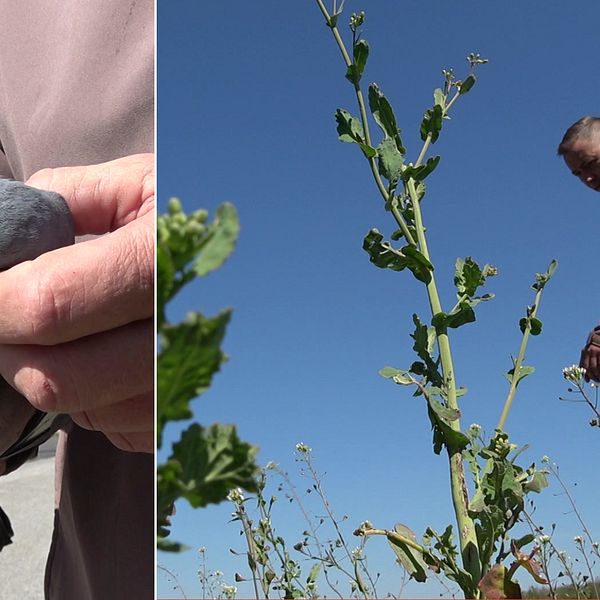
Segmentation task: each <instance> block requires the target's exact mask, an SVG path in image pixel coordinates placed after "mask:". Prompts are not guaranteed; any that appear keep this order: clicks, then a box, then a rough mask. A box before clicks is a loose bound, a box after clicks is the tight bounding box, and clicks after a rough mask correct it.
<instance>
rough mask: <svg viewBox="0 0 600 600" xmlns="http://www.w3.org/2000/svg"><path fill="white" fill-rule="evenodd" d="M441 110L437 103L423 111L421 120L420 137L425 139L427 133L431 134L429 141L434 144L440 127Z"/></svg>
mask: <svg viewBox="0 0 600 600" xmlns="http://www.w3.org/2000/svg"><path fill="white" fill-rule="evenodd" d="M442 115H443V110H442V107H441V106H440V105H439V104H436V105H435V106H434V107H433V108H429V109H427V110H426V111H425V114H424V116H423V121H422V122H421V130H420V133H421V139H422V140H423V141H425V140H426V139H427V136H428V135H431V143H432V144H434V143H435V142H436V141H437V139H438V137H439V136H440V131H441V129H442Z"/></svg>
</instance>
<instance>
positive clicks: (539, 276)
mask: <svg viewBox="0 0 600 600" xmlns="http://www.w3.org/2000/svg"><path fill="white" fill-rule="evenodd" d="M557 266H558V261H557V260H553V261H552V262H551V263H550V265H549V266H548V269H547V270H546V272H545V273H536V274H535V282H534V283H533V285H532V286H531V287H532V288H533V289H534V290H536V291H538V290H542V289H544V286H545V285H546V284H547V283H548V281H550V279H551V278H552V276H553V275H554V271H556V267H557Z"/></svg>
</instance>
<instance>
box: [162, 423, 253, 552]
mask: <svg viewBox="0 0 600 600" xmlns="http://www.w3.org/2000/svg"><path fill="white" fill-rule="evenodd" d="M256 453H257V448H255V447H253V446H250V445H249V444H246V443H245V442H242V441H240V439H239V438H238V436H237V433H236V431H235V427H234V426H233V425H218V424H217V425H212V426H211V427H210V428H204V427H202V426H201V425H198V424H197V423H194V424H193V425H190V427H189V428H188V429H187V430H186V431H184V432H183V434H182V435H181V439H180V441H179V442H177V443H176V444H173V452H172V454H171V456H170V457H169V459H168V460H167V462H165V463H163V464H161V465H159V467H158V469H157V525H158V527H157V529H158V531H159V540H160V538H164V537H165V535H168V530H167V531H166V532H165V523H167V524H168V523H169V518H170V516H171V515H172V513H173V506H174V503H175V501H176V500H177V499H179V498H185V499H186V500H187V501H188V502H189V503H190V504H191V506H192V507H194V508H198V507H204V506H207V505H208V504H214V503H218V502H221V501H222V500H225V498H226V496H227V494H228V493H229V491H230V490H232V489H234V488H238V487H239V488H243V489H245V490H247V491H249V492H256V491H257V489H258V487H257V477H258V474H259V469H258V467H257V465H256V461H255V457H256ZM160 544H161V546H162V547H163V548H164V549H165V550H170V551H176V550H178V549H182V547H181V546H180V545H179V544H176V543H174V542H171V543H168V542H164V541H163V542H160Z"/></svg>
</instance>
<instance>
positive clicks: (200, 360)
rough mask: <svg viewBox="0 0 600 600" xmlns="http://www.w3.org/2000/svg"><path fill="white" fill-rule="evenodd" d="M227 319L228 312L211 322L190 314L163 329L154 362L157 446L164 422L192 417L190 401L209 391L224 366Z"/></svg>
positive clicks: (159, 442) (228, 316) (200, 316)
mask: <svg viewBox="0 0 600 600" xmlns="http://www.w3.org/2000/svg"><path fill="white" fill-rule="evenodd" d="M230 318H231V311H229V310H226V311H223V312H221V313H220V314H218V315H217V316H216V317H214V318H212V319H207V318H205V317H204V316H202V315H201V314H199V313H190V314H189V315H188V317H187V319H186V320H185V321H184V322H182V323H179V324H177V325H167V326H165V327H164V328H163V330H162V332H161V334H162V335H161V351H160V353H159V355H158V362H157V371H158V373H159V377H158V389H157V400H158V401H157V423H158V428H157V436H158V446H159V447H160V446H161V443H162V430H163V427H164V425H165V424H166V423H167V421H174V420H180V419H188V418H190V417H191V416H192V412H191V410H190V407H189V403H190V401H191V400H192V399H193V398H195V397H196V396H198V395H200V394H201V393H202V392H204V391H205V390H206V389H208V387H209V386H210V382H211V380H212V377H213V375H214V374H215V373H216V372H217V371H218V370H219V368H220V366H221V364H222V363H223V361H224V359H225V356H224V354H223V352H222V351H221V347H220V346H221V343H222V341H223V337H224V335H225V329H226V327H227V324H228V323H229V320H230Z"/></svg>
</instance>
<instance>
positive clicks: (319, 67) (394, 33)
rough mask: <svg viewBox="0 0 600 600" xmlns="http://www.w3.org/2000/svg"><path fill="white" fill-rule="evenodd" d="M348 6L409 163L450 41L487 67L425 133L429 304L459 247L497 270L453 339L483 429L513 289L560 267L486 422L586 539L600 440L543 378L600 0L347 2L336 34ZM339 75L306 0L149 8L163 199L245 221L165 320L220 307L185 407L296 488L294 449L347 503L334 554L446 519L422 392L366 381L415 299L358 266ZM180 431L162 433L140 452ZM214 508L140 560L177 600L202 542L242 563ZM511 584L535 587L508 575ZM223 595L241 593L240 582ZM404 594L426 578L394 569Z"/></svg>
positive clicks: (422, 303) (509, 347)
mask: <svg viewBox="0 0 600 600" xmlns="http://www.w3.org/2000/svg"><path fill="white" fill-rule="evenodd" d="M328 5H330V3H329V2H328ZM361 9H365V10H366V11H367V20H366V23H365V26H364V28H363V33H364V37H365V38H366V39H367V40H369V42H370V44H371V57H370V59H369V64H368V66H367V72H366V74H365V78H364V81H365V84H368V83H369V82H371V81H376V82H378V84H379V85H380V86H381V88H382V89H383V91H384V92H385V94H386V95H387V96H388V98H389V99H390V101H391V102H392V103H393V105H394V106H395V109H396V114H397V117H398V121H399V125H400V127H401V128H402V130H403V134H404V140H405V143H406V145H407V146H408V149H409V160H415V158H416V154H417V152H418V150H419V148H420V140H419V137H418V127H419V124H420V121H421V117H422V114H423V110H424V109H425V108H427V107H429V106H431V104H432V92H433V89H434V88H435V87H438V86H440V85H441V83H442V77H441V69H442V68H448V67H453V68H454V69H455V72H456V74H457V76H459V77H460V76H461V75H464V74H465V73H466V69H467V63H466V61H465V57H466V55H467V54H468V53H469V52H471V51H476V52H480V53H481V54H482V55H484V56H486V57H488V58H489V59H490V63H489V64H488V65H486V66H484V67H483V68H481V69H480V70H479V74H478V82H477V84H476V86H475V87H474V89H473V90H472V92H471V93H469V94H468V95H467V96H465V97H464V98H463V99H462V101H461V102H459V103H458V105H457V106H456V110H454V112H453V115H452V120H451V121H448V122H446V123H445V125H444V130H443V132H442V136H441V138H440V141H439V142H438V143H437V144H436V145H435V146H434V147H433V153H435V154H441V155H442V160H441V163H440V166H439V167H438V169H437V171H436V173H435V174H434V175H433V176H432V177H431V178H430V179H429V180H428V194H427V196H426V199H425V200H424V205H423V208H424V213H425V220H426V224H427V227H428V235H429V240H430V251H431V254H432V258H433V261H434V263H435V265H436V274H437V280H438V283H439V285H440V287H441V291H442V297H443V304H444V306H445V307H447V309H449V308H450V307H451V306H452V305H453V303H454V290H453V286H452V277H453V273H454V261H455V259H456V257H458V256H461V257H464V256H469V255H470V256H473V257H474V258H475V259H476V260H478V261H480V263H481V264H483V263H486V262H489V263H492V264H494V265H496V266H497V267H498V269H499V273H500V275H499V277H497V278H495V279H492V280H490V281H489V283H488V286H487V290H486V291H489V292H493V293H495V294H496V298H495V299H494V300H493V301H492V302H490V303H487V304H483V305H480V306H479V307H478V313H477V314H478V322H477V323H475V324H472V325H468V326H466V327H464V328H461V329H459V330H457V331H455V332H454V335H453V339H452V343H453V348H454V353H455V366H456V372H457V378H458V382H459V384H461V385H466V386H467V387H468V388H469V393H468V394H467V395H466V396H465V397H464V398H463V399H462V402H461V407H462V411H463V419H462V423H463V426H464V427H467V426H468V425H469V424H470V423H472V422H477V423H480V424H481V425H482V426H483V428H484V429H485V430H486V431H487V432H488V433H491V432H492V431H493V428H494V426H495V425H496V423H497V421H498V417H499V414H500V410H501V407H502V404H503V401H504V398H505V396H506V393H507V388H508V384H507V382H506V380H505V378H504V376H503V374H504V373H505V372H506V371H507V370H508V369H509V368H510V367H511V359H510V357H511V355H515V354H516V353H517V351H518V346H519V343H520V332H519V329H518V325H517V323H518V320H519V318H520V317H521V316H522V315H523V314H524V311H525V308H526V306H527V305H528V304H530V303H531V302H532V299H533V291H532V290H531V289H530V287H529V286H530V285H531V283H532V281H533V276H534V273H535V272H540V271H543V270H545V269H546V267H547V265H548V263H549V262H550V260H551V259H552V258H557V259H558V260H559V262H560V265H559V269H558V270H557V272H556V275H555V278H554V279H553V280H552V282H551V284H550V285H549V287H548V289H547V291H546V295H545V297H544V299H543V301H542V306H541V310H540V317H541V319H542V321H543V322H544V332H543V334H542V336H541V337H539V338H533V339H532V341H531V344H530V347H529V350H528V354H527V360H526V364H530V365H534V366H535V367H536V373H535V375H534V376H532V377H530V378H528V379H527V380H525V381H524V382H523V384H522V385H521V388H520V390H519V392H520V393H519V394H518V396H517V401H516V403H515V406H514V408H513V410H512V412H511V414H510V417H509V420H508V423H507V429H508V431H509V432H510V434H511V436H512V438H513V441H515V442H516V443H519V444H525V443H528V444H529V445H530V447H529V450H528V451H527V453H526V454H525V457H524V458H523V462H525V463H526V462H527V461H529V462H533V461H537V462H539V460H540V458H541V456H542V455H545V454H547V455H549V456H550V457H551V458H552V459H553V460H555V461H556V462H557V463H558V464H559V465H560V468H561V473H562V476H563V478H564V479H565V482H566V483H567V484H568V485H569V487H570V488H571V489H572V491H573V493H574V496H575V498H576V500H577V502H578V506H579V508H580V510H581V512H582V514H583V517H584V519H585V520H586V522H587V525H588V527H589V528H590V529H591V531H592V532H596V535H598V536H600V516H599V515H598V510H597V505H598V504H597V493H596V492H597V476H596V469H597V458H598V453H599V450H600V431H599V430H598V429H597V428H591V427H590V426H589V425H588V421H589V418H590V417H591V413H590V411H588V410H587V408H586V407H584V406H583V405H579V404H572V403H567V402H561V401H559V399H558V397H559V395H561V394H564V393H565V389H566V385H565V382H564V381H563V379H562V374H561V371H562V368H563V367H565V366H567V365H570V364H572V363H574V362H577V361H578V360H579V351H580V348H581V346H582V345H583V343H584V341H585V338H586V335H587V333H588V331H589V330H590V329H591V327H592V326H594V325H595V324H596V323H597V322H598V319H599V318H600V307H599V306H598V304H599V303H598V299H599V298H600V278H599V277H598V248H599V240H598V220H599V217H600V195H599V194H598V193H597V192H594V191H592V190H589V189H587V188H585V187H584V186H583V184H581V183H580V182H578V181H577V180H576V179H575V178H574V177H572V176H571V175H570V174H569V172H568V171H567V169H566V168H565V166H564V165H563V162H562V160H561V159H560V158H558V157H557V156H556V147H557V145H558V143H559V142H560V140H561V138H562V135H563V133H564V130H565V129H566V128H567V127H568V126H569V125H570V124H571V123H573V122H574V121H576V120H577V119H578V118H580V117H581V116H583V115H585V114H599V113H600V108H599V106H598V99H599V97H600V93H599V92H600V83H599V79H598V56H599V45H600V44H599V35H598V22H599V17H600V5H598V3H597V2H594V1H592V0H589V1H574V2H571V3H566V2H559V1H556V0H555V1H550V2H545V3H543V4H542V3H539V2H523V3H505V2H486V3H482V2H474V1H470V0H465V1H463V2H455V3H451V2H442V1H441V0H436V1H432V2H428V3H417V2H406V1H400V0H379V1H378V2H362V3H359V2H355V1H348V2H347V3H346V8H345V13H344V16H343V17H342V18H341V21H340V23H341V25H342V31H344V32H346V31H347V28H346V27H345V24H346V23H347V19H348V18H349V15H350V14H351V13H352V12H353V11H359V10H361ZM344 72H345V69H344V66H343V63H342V60H341V56H340V55H339V52H338V49H337V47H336V45H335V44H334V41H333V38H332V36H331V35H330V32H329V30H328V29H327V27H326V26H325V25H324V22H323V18H322V16H321V14H320V12H319V10H318V8H317V5H316V3H314V2H309V1H306V2H302V1H298V0H296V1H291V2H281V1H276V0H261V1H260V2H242V1H239V0H237V1H235V0H234V1H232V2H198V1H196V0H188V1H185V0H170V1H168V2H167V1H165V0H162V1H159V2H158V153H159V154H158V157H159V158H158V165H159V194H160V202H161V207H162V209H164V207H165V204H166V200H167V199H168V198H169V197H170V196H179V197H180V198H181V199H182V202H183V204H184V207H185V209H186V210H187V211H191V210H193V209H195V208H199V207H203V208H208V209H209V210H211V213H212V212H214V209H215V208H216V207H217V206H218V205H219V204H220V203H221V202H223V201H226V200H228V201H232V202H234V203H235V205H236V207H237V208H238V210H239V213H240V219H241V224H242V232H241V236H240V240H239V243H238V246H237V249H236V251H235V253H234V255H232V257H231V258H230V260H229V261H228V262H227V263H226V265H225V266H224V267H223V268H222V269H221V270H220V271H218V272H216V273H214V274H212V275H210V276H209V277H208V278H205V279H203V280H202V281H200V282H197V283H195V284H194V285H193V286H190V287H189V289H187V290H186V291H185V292H184V293H182V294H181V296H180V297H178V298H177V300H176V302H174V304H173V306H172V310H171V313H170V317H171V319H172V320H179V319H181V318H182V317H183V315H184V314H185V312H186V311H187V310H191V309H197V310H201V311H202V312H204V313H205V314H208V315H211V314H214V313H216V312H217V311H218V310H220V309H221V308H223V307H226V306H232V307H233V308H234V316H233V320H232V322H231V325H230V327H229V329H228V333H227V337H226V340H225V350H226V352H227V353H228V354H229V356H230V361H229V362H228V363H227V364H226V365H225V366H224V368H223V370H222V372H221V373H220V374H219V375H217V376H216V378H215V380H214V385H213V387H212V388H211V390H210V391H209V392H208V393H207V394H205V395H204V396H203V397H202V398H201V399H199V400H197V401H196V402H195V403H194V405H193V407H194V414H195V418H196V419H197V420H199V421H200V422H202V423H204V424H209V423H211V422H213V421H220V422H231V423H236V424H237V426H238V430H239V434H240V436H241V437H242V439H245V440H247V441H250V442H252V443H255V444H256V445H258V446H259V447H260V455H259V460H260V462H261V464H265V463H267V462H268V461H275V462H277V463H279V464H280V466H281V468H283V469H285V470H288V471H289V472H290V474H291V475H292V476H293V478H294V479H295V480H296V481H298V478H297V477H296V475H295V473H296V466H295V464H294V456H293V454H294V446H295V444H296V443H297V442H300V441H302V442H305V443H307V444H309V445H310V446H311V447H312V448H313V453H314V456H315V461H316V465H317V468H319V469H320V470H321V471H322V472H326V474H325V475H324V476H323V485H324V487H325V489H326V491H327V493H328V497H329V500H330V502H331V504H332V506H333V508H334V510H335V511H336V514H337V515H338V516H339V517H341V516H342V515H347V516H348V520H347V522H345V523H344V526H345V527H346V532H347V534H348V537H349V538H350V540H349V543H350V544H351V547H354V546H355V545H356V544H357V541H356V540H355V539H352V538H351V535H350V532H351V531H352V529H353V528H354V527H356V526H358V525H359V523H360V522H361V521H363V520H365V519H369V520H371V521H372V522H373V523H374V524H375V525H376V526H379V527H384V528H390V527H392V526H393V524H394V523H396V522H402V523H405V524H407V525H408V526H410V527H411V528H412V529H413V530H414V531H415V532H416V533H417V534H418V535H420V534H421V533H422V532H423V531H424V530H425V528H426V527H427V526H428V525H431V526H433V527H434V528H436V529H438V530H443V529H444V528H445V526H446V525H447V524H448V523H452V522H454V517H453V513H452V511H451V507H450V500H449V488H448V468H447V460H446V458H445V456H444V455H442V456H439V457H438V456H434V455H433V452H432V449H431V433H430V425H429V421H428V419H427V416H426V412H425V407H424V406H423V402H422V400H421V399H415V398H412V396H411V394H410V392H409V391H408V390H406V389H404V388H401V387H398V386H394V385H393V384H392V383H390V382H389V381H386V380H384V379H382V378H380V377H379V376H378V374H377V372H378V370H379V369H380V368H381V367H383V366H386V365H392V366H396V367H399V368H406V367H408V365H410V363H411V362H412V361H413V359H414V357H413V352H412V349H411V347H412V340H411V339H410V338H409V333H411V332H412V321H411V315H412V313H413V312H417V313H418V314H420V315H421V317H422V318H424V319H427V318H428V310H429V309H428V305H427V302H426V298H425V295H424V290H423V289H422V286H421V285H420V284H418V282H416V281H415V280H414V279H413V278H412V276H411V275H410V274H408V273H404V272H403V273H393V272H391V271H382V270H379V269H377V268H375V267H373V266H372V265H371V264H369V261H368V257H367V255H366V254H365V252H364V251H363V250H362V249H361V245H362V239H363V237H364V235H365V233H366V232H367V231H368V230H369V229H370V228H371V227H378V228H379V229H380V230H382V231H384V232H386V233H388V234H389V232H391V231H392V230H393V224H392V222H391V219H390V215H389V214H388V213H385V212H384V211H383V207H382V203H381V200H380V197H379V196H378V194H377V193H376V190H375V188H374V185H373V183H372V180H371V178H370V173H369V171H368V168H367V164H366V162H365V161H364V159H363V158H362V156H361V154H360V152H359V151H358V149H357V148H356V147H355V146H351V145H348V144H342V143H340V142H339V141H338V140H337V135H336V132H335V122H334V118H333V115H334V112H335V109H336V108H337V107H344V108H347V109H349V110H350V111H351V112H353V113H356V112H357V110H356V106H355V100H354V95H353V91H352V87H351V86H350V85H349V84H348V82H347V81H346V80H345V79H344ZM186 425H187V424H186V423H182V424H181V426H179V425H177V426H173V427H169V429H168V431H167V435H166V439H165V444H164V447H163V453H162V454H161V455H160V457H159V459H163V458H164V457H165V455H166V452H165V451H166V450H167V451H168V450H169V448H170V444H171V442H173V441H175V440H176V439H177V438H178V437H179V433H180V431H181V429H182V428H183V427H184V426H186ZM299 485H300V489H301V490H302V489H303V486H304V485H305V483H302V482H301V481H300V483H299ZM559 493H560V490H559V488H558V486H557V485H556V484H555V483H553V484H552V486H551V488H550V489H549V490H546V491H545V492H544V493H543V495H541V496H540V497H539V498H536V502H537V506H538V508H537V512H536V520H537V521H538V522H539V523H542V524H545V525H546V526H547V527H549V526H550V524H551V523H552V522H556V523H558V524H559V529H558V533H557V541H558V542H559V545H561V547H564V548H566V549H567V551H569V553H570V554H574V550H573V548H572V543H571V542H572V538H573V536H574V535H577V534H578V533H580V527H579V526H578V525H577V523H576V522H575V518H574V515H573V514H566V513H568V511H569V510H570V506H569V505H568V503H567V501H566V499H565V497H564V496H563V495H559ZM231 510H232V507H231V505H228V503H225V504H223V505H220V506H216V507H210V508H208V509H205V510H198V511H192V510H190V509H189V507H188V506H187V505H186V503H185V502H181V503H179V504H178V506H177V515H176V517H175V518H174V524H173V534H172V535H173V538H174V539H176V540H179V541H182V542H184V543H186V544H188V545H189V546H191V547H192V548H193V550H191V551H189V552H187V553H184V554H180V555H165V554H160V555H159V557H158V560H159V564H160V565H162V566H164V567H167V568H168V569H169V570H171V571H172V572H173V573H174V574H176V576H177V578H178V581H179V583H180V584H181V586H182V587H183V589H184V590H185V593H186V595H187V596H188V597H194V596H199V595H200V593H201V589H200V586H199V584H198V579H197V576H196V571H197V570H198V568H199V562H198V554H197V552H196V549H197V548H198V547H200V546H205V547H206V548H207V563H208V564H207V568H208V569H212V570H215V569H219V570H221V571H223V572H224V574H225V580H226V581H227V582H228V583H233V575H234V572H236V571H239V572H241V573H244V574H246V573H247V571H248V569H247V567H246V564H245V559H244V558H243V557H236V556H234V555H232V554H231V553H230V552H229V548H234V549H237V550H240V551H241V550H243V539H242V538H241V537H240V536H239V528H238V525H237V524H236V523H229V522H228V521H229V518H230V513H231ZM277 510H278V511H279V512H277V511H276V517H275V525H276V527H278V529H279V531H280V533H282V534H283V535H284V537H286V540H288V542H289V543H290V544H293V543H295V542H296V541H299V540H300V539H301V532H302V531H303V529H304V528H305V524H304V523H303V521H302V518H301V515H300V513H299V512H298V510H297V509H294V507H293V506H291V507H290V506H288V505H287V503H285V502H282V503H281V506H280V507H278V509H277ZM277 515H279V517H278V516H277ZM368 554H369V556H370V564H371V566H372V568H373V570H374V571H381V573H382V578H381V583H380V585H379V586H378V590H379V593H380V594H381V595H385V594H386V593H387V592H392V593H398V590H399V588H400V583H399V582H400V578H401V571H400V569H399V568H398V567H397V566H396V565H395V564H394V559H393V555H392V552H391V551H390V550H389V548H388V547H387V544H386V543H385V542H384V540H382V539H374V540H372V541H371V542H370V543H369V545H368ZM521 581H522V582H523V585H524V587H527V586H528V585H529V584H530V583H532V581H531V580H530V579H529V576H528V575H527V574H524V575H522V576H521ZM158 585H159V587H158V589H159V594H160V595H162V596H169V595H173V596H174V597H176V596H177V595H178V594H179V595H181V594H180V592H177V591H172V583H171V582H170V581H169V578H168V577H165V575H164V572H163V571H160V570H159V576H158ZM237 585H238V588H239V593H238V595H239V596H250V595H252V589H251V588H250V587H244V584H237ZM343 589H344V593H346V594H348V593H349V589H348V588H347V587H346V588H343ZM321 591H322V592H326V590H325V588H324V587H323V588H321ZM327 593H329V595H331V593H330V592H329V591H327ZM403 593H404V594H405V595H409V596H414V597H418V596H428V595H430V596H431V595H436V594H438V593H444V590H443V588H440V586H439V584H437V583H436V582H433V583H432V584H431V585H429V584H428V585H416V584H412V583H410V584H408V585H407V586H406V587H405V588H404V591H403Z"/></svg>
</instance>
